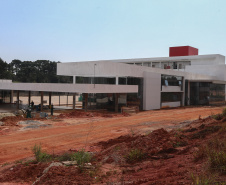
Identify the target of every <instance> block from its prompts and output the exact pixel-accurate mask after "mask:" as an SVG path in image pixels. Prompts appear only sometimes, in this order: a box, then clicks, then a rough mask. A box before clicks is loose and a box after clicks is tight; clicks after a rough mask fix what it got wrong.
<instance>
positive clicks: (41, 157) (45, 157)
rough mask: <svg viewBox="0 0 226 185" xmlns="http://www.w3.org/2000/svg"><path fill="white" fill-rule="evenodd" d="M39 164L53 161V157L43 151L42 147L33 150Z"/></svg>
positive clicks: (37, 146)
mask: <svg viewBox="0 0 226 185" xmlns="http://www.w3.org/2000/svg"><path fill="white" fill-rule="evenodd" d="M32 151H33V153H34V154H35V158H36V160H37V161H38V162H46V161H49V160H51V159H52V157H51V155H49V154H47V153H45V152H43V151H42V147H41V145H36V144H35V146H34V147H33V149H32Z"/></svg>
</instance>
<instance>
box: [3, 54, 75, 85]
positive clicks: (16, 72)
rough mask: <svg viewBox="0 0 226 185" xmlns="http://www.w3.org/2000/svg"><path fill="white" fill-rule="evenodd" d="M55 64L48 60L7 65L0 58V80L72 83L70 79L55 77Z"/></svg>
mask: <svg viewBox="0 0 226 185" xmlns="http://www.w3.org/2000/svg"><path fill="white" fill-rule="evenodd" d="M57 63H59V62H54V61H49V60H36V61H34V62H33V61H21V60H18V59H15V60H12V62H11V63H7V62H5V61H3V60H2V59H1V58H0V79H11V80H13V82H31V83H32V82H36V83H72V80H73V79H72V77H69V76H57V75H56V70H57Z"/></svg>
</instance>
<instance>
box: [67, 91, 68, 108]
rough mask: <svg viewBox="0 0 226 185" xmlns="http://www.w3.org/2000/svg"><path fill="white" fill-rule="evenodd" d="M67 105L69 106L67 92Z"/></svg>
mask: <svg viewBox="0 0 226 185" xmlns="http://www.w3.org/2000/svg"><path fill="white" fill-rule="evenodd" d="M67 106H68V93H67Z"/></svg>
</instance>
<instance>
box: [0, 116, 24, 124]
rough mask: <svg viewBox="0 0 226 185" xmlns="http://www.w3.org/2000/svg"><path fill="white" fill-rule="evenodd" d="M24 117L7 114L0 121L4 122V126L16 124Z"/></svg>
mask: <svg viewBox="0 0 226 185" xmlns="http://www.w3.org/2000/svg"><path fill="white" fill-rule="evenodd" d="M24 120H26V118H24V117H22V116H8V117H4V118H2V119H1V120H0V121H2V122H3V123H4V126H16V125H17V123H18V122H19V121H24Z"/></svg>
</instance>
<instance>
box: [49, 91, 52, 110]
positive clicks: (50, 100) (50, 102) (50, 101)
mask: <svg viewBox="0 0 226 185" xmlns="http://www.w3.org/2000/svg"><path fill="white" fill-rule="evenodd" d="M51 104H52V92H49V107H50V106H51Z"/></svg>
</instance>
